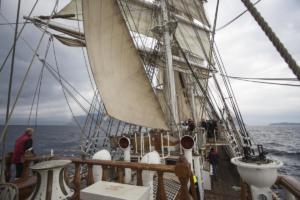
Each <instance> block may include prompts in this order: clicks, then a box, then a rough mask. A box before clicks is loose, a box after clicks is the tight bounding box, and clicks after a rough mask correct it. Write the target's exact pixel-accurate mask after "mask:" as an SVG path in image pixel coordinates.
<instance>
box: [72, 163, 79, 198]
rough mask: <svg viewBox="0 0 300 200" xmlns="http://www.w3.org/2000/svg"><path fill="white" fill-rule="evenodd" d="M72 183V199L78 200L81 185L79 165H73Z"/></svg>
mask: <svg viewBox="0 0 300 200" xmlns="http://www.w3.org/2000/svg"><path fill="white" fill-rule="evenodd" d="M73 183H74V186H75V195H74V197H75V198H74V199H76V200H80V184H81V176H80V163H75V176H74V180H73Z"/></svg>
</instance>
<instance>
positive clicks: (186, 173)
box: [175, 156, 191, 200]
mask: <svg viewBox="0 0 300 200" xmlns="http://www.w3.org/2000/svg"><path fill="white" fill-rule="evenodd" d="M175 174H176V176H177V177H178V179H179V181H180V185H181V186H180V189H179V193H178V195H177V197H176V200H182V199H185V200H188V199H190V195H189V190H188V182H189V179H190V176H191V169H190V165H189V163H188V161H187V160H186V158H185V157H184V156H180V158H179V159H178V162H177V164H176V166H175Z"/></svg>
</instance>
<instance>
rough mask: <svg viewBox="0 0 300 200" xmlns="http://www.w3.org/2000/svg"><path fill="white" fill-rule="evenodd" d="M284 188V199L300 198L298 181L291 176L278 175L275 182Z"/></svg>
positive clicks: (299, 183)
mask: <svg viewBox="0 0 300 200" xmlns="http://www.w3.org/2000/svg"><path fill="white" fill-rule="evenodd" d="M275 184H276V185H278V186H280V187H282V188H283V189H284V190H285V199H286V200H292V199H295V200H296V199H300V182H299V181H298V180H296V179H295V178H293V177H291V176H283V175H280V176H278V178H277V181H276V183H275Z"/></svg>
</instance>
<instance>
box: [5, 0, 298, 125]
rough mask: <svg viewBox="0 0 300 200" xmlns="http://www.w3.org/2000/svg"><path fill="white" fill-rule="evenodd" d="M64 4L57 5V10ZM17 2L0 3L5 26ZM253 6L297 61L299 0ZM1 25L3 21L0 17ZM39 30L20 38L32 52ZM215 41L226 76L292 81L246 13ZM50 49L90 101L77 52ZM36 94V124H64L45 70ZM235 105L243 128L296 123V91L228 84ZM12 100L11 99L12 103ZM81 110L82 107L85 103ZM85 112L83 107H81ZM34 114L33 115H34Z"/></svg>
mask: <svg viewBox="0 0 300 200" xmlns="http://www.w3.org/2000/svg"><path fill="white" fill-rule="evenodd" d="M22 2H23V3H22V15H26V13H28V12H29V9H30V8H31V7H32V5H33V3H34V1H33V0H26V1H25V0H23V1H22ZM67 2H68V0H64V1H60V4H59V7H62V6H63V5H65V4H66V3H67ZM16 4H17V0H13V1H12V0H2V8H1V13H2V14H3V15H5V16H6V17H7V18H8V20H9V21H10V22H14V21H15V15H16ZM215 4H216V0H209V3H207V5H206V7H207V8H208V9H207V10H208V14H209V16H210V19H211V21H212V20H213V17H212V16H213V15H214V9H215ZM53 5H54V0H51V1H50V0H40V2H39V4H38V5H37V11H36V12H35V15H39V14H42V15H48V14H50V12H51V9H52V7H53ZM257 8H258V9H259V11H260V12H261V14H262V15H263V16H264V17H265V19H266V20H267V21H268V23H269V24H270V25H271V27H272V28H273V30H274V31H275V33H276V34H277V35H278V36H279V38H280V39H281V40H282V42H283V43H284V44H285V45H286V47H287V49H288V50H289V51H290V53H291V54H292V55H293V57H294V58H295V59H296V61H297V62H298V63H300V47H299V44H300V37H299V33H300V1H298V0H262V1H261V2H260V3H259V4H258V6H257ZM219 9H220V12H219V15H218V22H217V27H220V26H221V25H223V24H224V23H226V22H227V21H229V20H231V19H232V18H233V17H235V16H236V15H237V14H239V13H240V12H241V11H243V10H244V9H245V7H244V6H243V4H242V3H241V1H240V0H220V8H219ZM0 23H5V21H4V19H3V18H2V16H0ZM40 36H41V31H39V30H38V29H37V28H35V27H34V26H33V25H27V26H26V28H25V30H24V33H23V37H24V38H26V40H28V41H29V43H30V44H31V45H32V46H33V47H34V48H35V47H36V45H37V42H38V39H39V38H40ZM12 38H13V30H12V29H11V27H9V26H4V25H1V26H0V61H1V63H2V62H3V60H4V58H5V56H6V55H7V53H8V51H9V48H10V46H11V44H12ZM47 41H48V37H47V36H46V37H45V38H44V40H43V43H42V45H41V49H40V51H39V52H40V56H41V57H43V56H44V55H43V52H44V51H45V47H46V44H47ZM216 42H217V45H218V47H219V50H220V52H221V55H222V58H223V61H224V63H225V65H226V69H227V72H228V74H229V75H231V76H243V77H282V78H283V77H284V78H285V77H288V78H295V76H294V75H293V74H292V72H291V70H290V69H289V68H288V66H287V65H286V64H285V63H284V61H283V60H282V59H281V57H280V56H279V54H278V53H277V52H276V50H275V49H274V48H273V46H272V44H271V43H270V42H269V41H268V39H267V37H266V36H265V35H264V33H263V32H262V31H261V30H260V28H259V27H258V25H257V24H256V22H255V21H254V19H253V18H252V17H251V16H250V15H249V13H247V14H245V15H244V16H242V17H241V18H240V19H239V20H238V21H236V22H234V23H233V24H231V25H230V26H228V27H227V28H225V29H223V30H220V31H218V32H217V34H216ZM55 50H56V54H57V55H58V62H59V65H60V70H61V73H62V75H63V76H64V77H65V78H66V79H67V80H68V81H69V82H71V83H72V85H74V87H76V89H78V90H79V91H80V92H81V93H82V94H83V95H84V96H85V97H86V98H88V99H91V97H92V93H93V92H92V89H91V84H90V82H89V78H88V74H87V71H86V68H85V67H82V66H85V65H84V58H83V56H82V49H81V48H68V47H65V46H63V45H61V44H60V43H58V42H57V41H55ZM31 58H32V52H31V50H30V49H29V48H28V47H27V46H26V45H25V43H24V42H23V41H22V40H20V41H19V43H18V50H17V52H16V63H15V64H16V65H15V74H14V81H13V83H14V85H13V96H15V94H16V91H17V89H18V88H19V87H20V83H21V80H22V78H23V77H24V73H25V70H26V68H27V67H28V64H29V63H30V60H31ZM47 60H48V61H49V62H50V63H51V64H52V65H53V66H55V65H54V59H53V49H52V47H51V48H50V50H49V55H48V59H47ZM9 66H10V60H9V62H8V63H7V65H6V66H5V68H4V72H3V73H1V74H0V106H1V107H0V115H1V117H0V118H1V119H2V120H3V118H4V116H5V110H6V98H7V86H8V68H9ZM40 70H41V63H40V62H39V61H35V62H34V65H33V67H32V70H31V71H30V74H29V79H28V81H27V82H26V85H25V87H24V91H23V92H22V95H21V98H20V101H19V103H18V106H17V109H16V110H15V112H14V115H13V116H14V121H15V122H24V123H26V121H27V119H28V116H29V111H30V105H31V103H32V97H33V94H34V90H35V87H36V84H37V80H38V75H39V74H40ZM44 73H45V74H44V76H43V80H44V81H43V83H42V89H41V95H40V100H39V101H40V105H39V113H38V115H39V122H40V123H46V122H47V123H57V124H64V123H67V122H69V121H71V119H72V118H71V115H70V111H69V108H68V107H67V104H66V101H65V99H64V97H63V93H62V90H61V86H60V85H59V84H58V83H57V82H56V81H55V80H54V79H53V78H52V77H51V75H50V74H49V73H48V72H47V70H46V71H45V72H44ZM231 82H232V86H233V90H234V92H235V95H236V98H237V100H238V103H239V107H240V110H241V112H242V115H243V117H244V120H245V122H246V123H247V124H250V125H254V124H259V125H261V124H268V123H271V122H283V121H287V122H300V101H299V100H300V88H299V87H284V86H273V85H263V84H256V83H248V82H241V81H237V80H234V81H231ZM13 100H14V99H13ZM70 103H71V105H72V110H73V111H74V112H75V114H77V115H80V114H83V112H82V111H81V109H80V108H79V107H78V106H76V104H75V103H74V102H72V101H71V102H70ZM85 106H86V105H85ZM86 108H87V106H86ZM33 114H34V115H35V111H33Z"/></svg>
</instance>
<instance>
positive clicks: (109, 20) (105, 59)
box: [82, 0, 168, 129]
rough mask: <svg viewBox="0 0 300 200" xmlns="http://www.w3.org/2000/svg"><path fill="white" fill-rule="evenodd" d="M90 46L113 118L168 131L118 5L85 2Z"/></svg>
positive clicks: (93, 0)
mask: <svg viewBox="0 0 300 200" xmlns="http://www.w3.org/2000/svg"><path fill="white" fill-rule="evenodd" d="M82 6H83V19H84V20H83V22H84V30H85V39H86V46H87V51H88V55H89V60H90V65H91V68H92V71H93V75H94V79H95V82H96V84H97V87H98V89H99V91H100V94H101V97H102V100H103V102H104V105H105V108H106V110H107V112H108V114H109V115H111V116H112V117H115V118H117V119H119V120H122V121H125V122H128V123H132V124H137V125H140V126H145V127H151V128H160V129H168V127H167V125H166V122H165V118H164V114H163V112H162V109H161V106H160V104H159V102H158V100H157V98H156V96H155V94H154V92H153V89H152V87H151V85H150V82H149V80H148V78H147V75H146V73H145V70H144V67H143V64H142V62H141V60H140V58H139V54H138V51H137V50H136V48H135V46H134V43H133V41H132V38H131V36H130V33H129V31H128V29H127V27H126V23H125V20H124V19H123V17H122V15H121V12H120V9H119V6H118V4H117V1H115V0H85V1H83V4H82Z"/></svg>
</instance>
